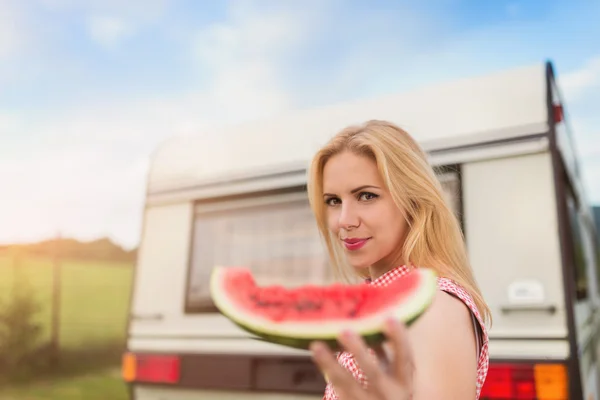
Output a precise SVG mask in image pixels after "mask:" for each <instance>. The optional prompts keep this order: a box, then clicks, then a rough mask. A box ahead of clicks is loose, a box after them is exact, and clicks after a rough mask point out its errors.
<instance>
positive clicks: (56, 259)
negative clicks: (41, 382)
mask: <svg viewBox="0 0 600 400" xmlns="http://www.w3.org/2000/svg"><path fill="white" fill-rule="evenodd" d="M60 241H61V235H60V233H59V234H58V235H57V236H56V240H55V242H54V256H53V260H52V261H53V266H52V267H53V268H52V325H51V337H50V344H51V347H52V357H53V360H54V362H55V363H56V362H58V358H59V354H60V335H59V333H60V299H61V293H60V289H61V279H60V278H61V262H60V261H61V260H60Z"/></svg>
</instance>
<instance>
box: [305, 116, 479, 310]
mask: <svg viewBox="0 0 600 400" xmlns="http://www.w3.org/2000/svg"><path fill="white" fill-rule="evenodd" d="M344 151H350V152H352V153H354V154H357V155H362V156H366V157H369V158H371V159H372V160H374V161H375V162H376V164H377V167H378V169H379V173H380V174H381V176H382V178H383V180H384V182H385V184H386V186H387V189H388V190H389V191H390V193H391V196H392V198H393V200H394V202H395V203H396V205H397V206H398V207H400V208H401V209H403V210H404V212H405V214H406V219H407V223H408V225H409V232H408V235H407V237H406V240H405V242H404V247H403V249H402V252H403V253H402V254H403V257H404V260H405V262H406V263H407V264H412V265H415V266H421V267H429V268H432V269H434V270H435V271H436V272H437V273H438V275H439V276H441V277H445V278H449V279H451V280H453V281H455V282H456V283H457V284H459V285H461V286H462V287H463V288H464V289H465V290H466V291H467V292H468V293H469V294H470V295H471V297H472V298H473V300H474V302H475V304H476V306H477V308H478V309H479V312H480V313H481V316H482V318H483V319H484V321H491V315H490V314H491V313H490V310H489V308H488V306H487V304H486V302H485V300H484V299H483V296H482V294H481V292H480V290H479V287H478V285H477V283H476V281H475V278H474V276H473V271H472V269H471V266H470V263H469V259H468V255H467V250H466V246H465V241H464V237H463V233H462V230H461V228H460V224H459V222H458V219H457V218H456V215H455V214H454V212H453V210H452V209H451V208H450V206H449V205H448V203H447V200H446V198H445V197H444V193H443V189H442V186H441V183H440V182H439V180H438V179H437V177H436V175H435V172H434V171H433V168H432V167H431V166H430V164H429V163H428V161H427V157H426V154H425V152H424V151H423V150H422V149H421V147H420V146H419V145H418V144H417V143H416V141H415V140H414V139H413V138H412V137H411V136H410V135H408V134H407V133H406V132H405V131H404V130H402V129H400V128H399V127H397V126H396V125H394V124H392V123H389V122H386V121H377V120H372V121H368V122H366V123H365V124H362V125H357V126H349V127H347V128H345V129H343V130H342V131H341V132H339V133H338V134H337V135H335V136H334V137H333V138H332V139H331V140H330V141H329V143H327V144H326V145H325V146H324V147H323V148H321V149H320V150H319V151H318V152H317V154H316V155H315V156H314V158H313V160H312V163H311V166H310V172H309V182H308V196H309V201H310V205H311V207H312V210H313V212H314V215H315V217H316V220H317V225H318V227H319V231H320V233H321V235H322V237H323V239H324V241H325V244H326V246H327V250H328V252H329V257H330V262H331V263H332V265H333V268H334V270H335V272H337V274H338V275H340V276H342V277H344V278H346V280H348V279H350V277H351V275H353V276H355V277H356V275H359V273H358V272H357V271H355V270H354V269H352V268H350V267H349V266H348V263H347V262H346V261H345V257H344V253H343V250H342V248H341V246H340V244H339V243H338V241H337V240H334V238H333V236H332V234H331V232H330V231H329V229H328V227H327V222H326V221H327V219H326V215H325V203H324V201H323V169H324V167H325V164H326V163H327V161H328V160H329V159H330V158H331V157H332V156H334V155H336V154H339V153H342V152H344Z"/></svg>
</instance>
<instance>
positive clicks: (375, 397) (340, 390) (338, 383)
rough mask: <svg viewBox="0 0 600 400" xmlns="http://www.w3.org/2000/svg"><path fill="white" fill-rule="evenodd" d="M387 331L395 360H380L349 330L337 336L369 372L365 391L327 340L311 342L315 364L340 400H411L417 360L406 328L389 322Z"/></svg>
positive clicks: (362, 367) (366, 373)
mask: <svg viewBox="0 0 600 400" xmlns="http://www.w3.org/2000/svg"><path fill="white" fill-rule="evenodd" d="M384 333H385V335H386V336H387V338H388V344H389V347H390V350H391V352H392V354H391V357H392V359H391V361H387V360H383V363H382V362H377V360H376V359H375V358H374V357H373V355H372V353H370V352H369V351H368V348H367V346H366V345H365V343H364V341H363V340H362V338H360V337H359V336H358V335H356V334H354V333H352V332H348V333H344V334H342V335H341V336H340V337H339V339H338V341H339V342H340V344H341V345H342V346H343V347H344V348H345V350H346V351H348V352H350V353H352V354H353V355H354V358H355V360H356V361H357V363H358V365H360V367H361V369H362V371H363V372H364V374H365V375H366V377H367V381H368V389H366V390H365V389H363V387H362V386H361V385H360V384H359V383H358V381H357V380H356V379H355V378H354V377H353V376H352V375H351V374H350V373H349V372H348V371H347V370H346V369H345V368H343V367H342V366H341V365H340V364H339V363H338V361H337V360H336V358H335V356H334V355H333V353H332V352H331V351H330V350H329V348H328V347H327V346H326V345H325V344H324V343H320V342H315V343H313V344H312V345H311V351H312V356H313V359H314V361H315V363H316V364H317V366H318V367H319V368H320V369H321V371H322V372H323V373H324V374H325V375H326V376H327V378H328V379H329V381H330V382H331V384H332V385H333V387H334V389H335V391H336V393H337V395H338V396H339V398H340V400H409V399H411V397H412V392H413V371H414V362H413V356H412V351H411V348H410V344H409V341H408V334H407V332H406V328H405V327H404V326H403V325H401V324H399V323H397V322H396V321H388V323H387V324H386V329H385V332H384ZM378 353H379V356H380V357H385V355H383V351H380V352H378ZM380 361H381V360H380ZM382 364H387V365H388V368H385V367H383V366H382Z"/></svg>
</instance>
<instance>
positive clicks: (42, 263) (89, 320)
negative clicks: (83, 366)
mask: <svg viewBox="0 0 600 400" xmlns="http://www.w3.org/2000/svg"><path fill="white" fill-rule="evenodd" d="M132 273H133V268H131V265H130V264H127V263H117V262H90V261H72V260H65V261H62V262H61V303H60V304H61V307H60V330H59V336H60V346H61V347H63V348H69V349H73V348H81V347H83V348H88V347H90V346H95V345H105V344H106V343H116V342H119V341H123V340H124V337H125V328H126V323H127V307H128V305H129V295H130V292H131V280H132ZM15 274H22V275H21V276H22V277H24V278H25V279H26V281H27V282H28V284H29V285H30V287H31V288H32V289H33V291H34V292H35V294H36V298H37V299H38V301H39V303H40V306H41V312H40V313H39V315H38V320H39V321H40V322H41V323H42V326H43V328H44V333H43V339H44V340H47V339H49V338H50V324H51V305H52V287H53V280H52V279H53V278H52V277H53V266H52V262H51V260H48V259H44V258H32V257H30V258H22V259H20V260H19V261H18V265H14V262H13V260H12V259H11V258H9V257H8V256H3V257H0V299H5V298H6V296H8V295H10V292H11V289H12V287H13V282H14V279H15Z"/></svg>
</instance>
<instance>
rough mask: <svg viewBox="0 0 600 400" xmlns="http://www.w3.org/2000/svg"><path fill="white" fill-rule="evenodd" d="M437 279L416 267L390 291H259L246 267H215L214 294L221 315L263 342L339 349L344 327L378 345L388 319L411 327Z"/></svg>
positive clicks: (367, 288) (350, 288) (331, 288)
mask: <svg viewBox="0 0 600 400" xmlns="http://www.w3.org/2000/svg"><path fill="white" fill-rule="evenodd" d="M436 278H437V277H436V274H435V272H434V271H433V270H431V269H427V268H417V269H414V270H413V271H412V272H411V273H409V274H407V275H405V276H404V277H402V278H399V279H396V280H395V281H394V282H393V283H391V284H390V285H388V286H386V287H378V286H374V285H367V284H358V285H341V284H333V285H330V286H315V285H306V286H301V287H295V288H284V287H283V286H263V287H260V286H257V284H256V281H255V279H254V277H253V276H252V273H251V271H250V270H249V269H247V268H241V267H216V268H215V269H214V270H213V272H212V276H211V282H210V291H211V296H212V299H213V302H214V304H215V305H216V307H217V308H218V309H219V311H220V312H221V313H222V314H223V315H225V316H226V317H227V318H229V319H230V320H231V321H232V322H234V323H235V324H236V325H238V326H240V327H241V328H242V329H244V330H246V331H247V332H250V333H253V334H255V335H256V336H258V338H259V340H264V341H267V342H271V343H277V344H281V345H284V346H289V347H294V348H300V349H307V348H308V346H309V344H310V342H312V341H314V340H322V341H324V342H326V343H327V344H328V345H329V346H330V347H331V348H332V349H338V343H337V337H338V336H339V334H340V333H341V332H342V331H343V330H344V329H352V330H353V331H355V332H357V333H358V334H359V335H361V336H362V337H363V338H364V339H365V341H366V342H367V343H369V344H371V345H374V344H377V343H380V342H381V341H382V340H383V339H384V335H383V333H382V330H383V327H384V322H385V319H386V318H388V317H394V318H396V319H397V320H400V321H402V322H404V323H405V324H407V325H410V324H411V323H412V322H414V321H415V320H416V319H417V318H418V317H419V316H420V315H421V314H422V313H423V312H425V310H426V309H427V308H428V307H429V305H430V304H431V302H432V301H433V297H434V295H435V292H436V290H437V280H436Z"/></svg>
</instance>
